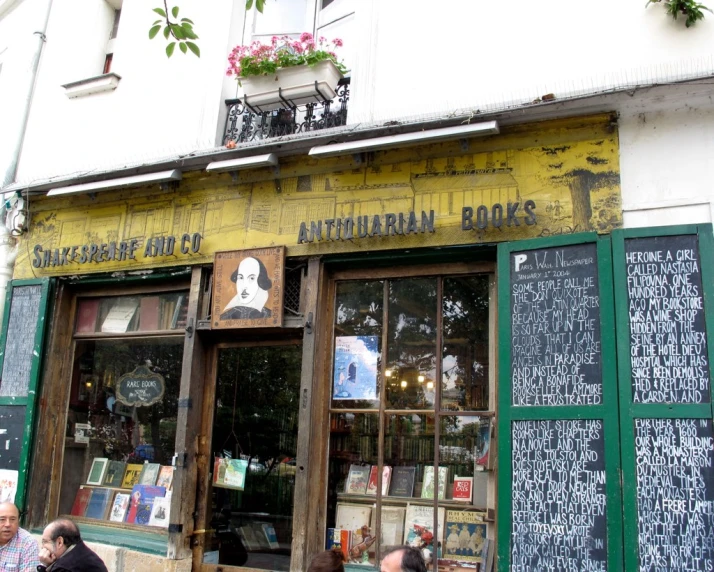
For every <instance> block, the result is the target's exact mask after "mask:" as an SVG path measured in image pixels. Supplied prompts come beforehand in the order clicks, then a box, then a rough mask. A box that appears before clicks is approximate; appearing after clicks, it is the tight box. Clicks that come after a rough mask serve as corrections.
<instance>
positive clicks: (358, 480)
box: [345, 465, 371, 495]
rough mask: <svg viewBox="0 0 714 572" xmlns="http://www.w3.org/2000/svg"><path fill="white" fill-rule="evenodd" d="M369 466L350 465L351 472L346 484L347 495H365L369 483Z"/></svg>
mask: <svg viewBox="0 0 714 572" xmlns="http://www.w3.org/2000/svg"><path fill="white" fill-rule="evenodd" d="M370 470H371V467H370V466H369V465H350V472H349V474H348V475H347V481H346V482H345V493H347V494H351V495H363V494H365V492H366V491H367V483H368V482H369V473H370Z"/></svg>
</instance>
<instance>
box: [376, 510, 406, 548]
mask: <svg viewBox="0 0 714 572" xmlns="http://www.w3.org/2000/svg"><path fill="white" fill-rule="evenodd" d="M406 512H407V509H406V508H405V507H403V506H382V530H381V538H380V546H381V550H382V552H384V551H385V550H387V549H389V548H391V547H393V546H399V545H401V544H402V541H403V539H404V517H405V516H406ZM372 530H377V511H376V510H373V511H372Z"/></svg>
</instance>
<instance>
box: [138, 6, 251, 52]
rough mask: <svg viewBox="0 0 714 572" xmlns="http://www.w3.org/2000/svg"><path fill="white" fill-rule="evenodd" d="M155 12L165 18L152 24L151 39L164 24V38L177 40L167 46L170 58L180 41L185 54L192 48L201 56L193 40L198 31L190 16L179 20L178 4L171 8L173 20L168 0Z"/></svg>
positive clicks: (192, 50)
mask: <svg viewBox="0 0 714 572" xmlns="http://www.w3.org/2000/svg"><path fill="white" fill-rule="evenodd" d="M251 1H252V0H251ZM256 1H257V0H256ZM262 1H264V0H262ZM154 12H156V13H157V14H158V15H159V16H161V17H162V18H163V19H162V20H156V21H155V22H154V23H153V24H152V25H151V29H150V30H149V39H150V40H153V39H154V38H155V37H156V36H157V35H158V33H159V31H161V27H162V26H163V28H164V30H163V33H164V38H166V40H167V41H169V39H170V38H174V40H175V41H169V43H168V45H167V46H166V56H167V57H169V58H170V57H171V56H172V55H173V53H174V50H175V49H176V43H178V47H179V49H180V50H181V51H182V52H183V53H184V54H185V53H188V50H191V52H193V53H194V54H195V55H196V57H199V58H200V57H201V50H200V48H199V47H198V46H197V45H196V44H195V43H194V42H192V41H191V40H197V39H198V36H197V35H196V32H194V31H193V22H192V21H191V20H189V19H188V18H181V20H178V14H179V7H178V6H174V7H173V8H171V16H172V17H173V18H174V20H173V21H172V20H171V18H170V17H169V7H168V5H167V4H166V0H164V7H163V8H154Z"/></svg>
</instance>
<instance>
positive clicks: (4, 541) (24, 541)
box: [0, 502, 40, 572]
mask: <svg viewBox="0 0 714 572" xmlns="http://www.w3.org/2000/svg"><path fill="white" fill-rule="evenodd" d="M39 563H40V561H39V559H38V549H37V542H36V541H35V539H34V538H32V535H31V534H30V533H29V532H27V531H26V530H23V529H22V528H20V511H19V510H18V508H17V507H16V506H15V505H14V504H13V503H11V502H3V503H0V570H16V571H17V572H35V571H36V570H37V565H38V564H39Z"/></svg>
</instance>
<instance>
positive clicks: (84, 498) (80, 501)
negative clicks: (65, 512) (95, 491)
mask: <svg viewBox="0 0 714 572" xmlns="http://www.w3.org/2000/svg"><path fill="white" fill-rule="evenodd" d="M90 498H92V489H79V490H78V491H77V496H76V497H74V504H73V505H72V512H70V514H71V515H72V516H84V512H85V511H86V510H87V505H88V504H89V499H90Z"/></svg>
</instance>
